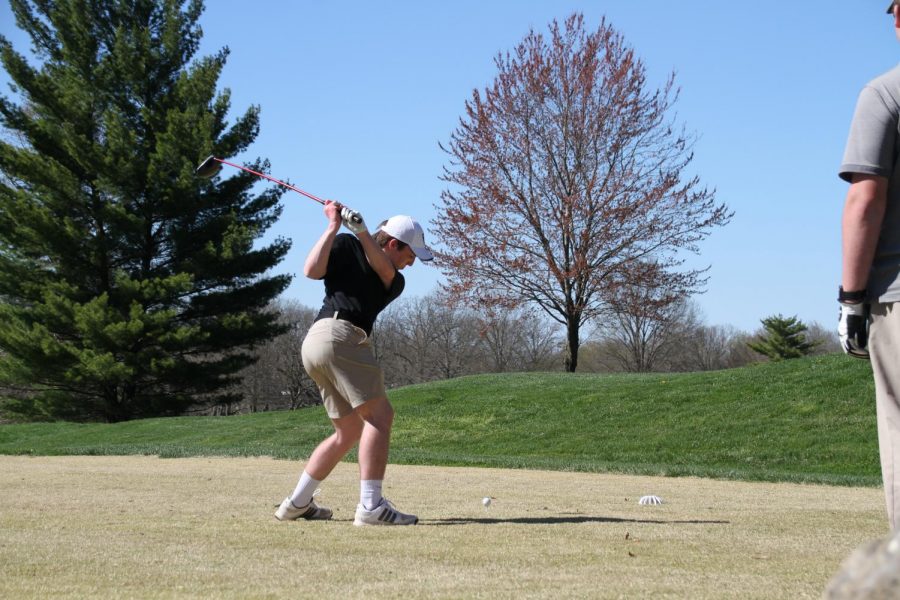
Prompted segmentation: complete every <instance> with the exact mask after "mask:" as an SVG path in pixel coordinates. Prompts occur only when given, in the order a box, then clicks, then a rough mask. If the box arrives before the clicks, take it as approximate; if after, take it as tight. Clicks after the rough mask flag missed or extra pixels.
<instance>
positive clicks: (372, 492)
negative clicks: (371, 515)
mask: <svg viewBox="0 0 900 600" xmlns="http://www.w3.org/2000/svg"><path fill="white" fill-rule="evenodd" d="M381 483H382V480H381V479H361V480H360V481H359V503H360V504H362V505H363V508H365V509H366V510H372V509H373V508H375V507H376V506H378V505H379V504H381Z"/></svg>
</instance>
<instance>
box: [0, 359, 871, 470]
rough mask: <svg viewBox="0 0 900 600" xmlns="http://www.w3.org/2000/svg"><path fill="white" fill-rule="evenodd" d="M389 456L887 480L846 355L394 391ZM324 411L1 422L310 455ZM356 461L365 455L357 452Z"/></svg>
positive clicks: (163, 443)
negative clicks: (690, 370) (711, 369)
mask: <svg viewBox="0 0 900 600" xmlns="http://www.w3.org/2000/svg"><path fill="white" fill-rule="evenodd" d="M389 396H390V398H391V401H392V402H393V404H394V406H395V408H396V412H397V418H396V420H395V424H394V433H393V441H392V446H391V462H393V463H399V464H428V465H447V466H454V465H456V466H491V467H504V468H528V469H548V470H575V471H590V472H619V473H629V474H637V475H671V476H686V475H691V476H699V477H713V478H723V479H746V480H759V481H791V482H808V483H827V484H834V485H878V484H880V481H881V480H880V475H879V473H880V471H879V464H878V444H877V434H876V425H875V401H874V386H873V384H872V375H871V370H870V367H869V364H868V363H867V362H864V361H858V360H852V359H849V358H847V357H844V356H842V355H828V356H821V357H814V358H805V359H800V360H791V361H786V362H782V363H771V364H761V365H754V366H750V367H745V368H740V369H732V370H727V371H716V372H707V373H686V374H652V375H630V374H629V375H586V374H575V375H572V374H564V373H517V374H501V375H480V376H472V377H463V378H459V379H453V380H449V381H442V382H436V383H429V384H422V385H415V386H409V387H405V388H400V389H396V390H392V391H390V392H389ZM330 432H331V425H330V423H329V421H328V419H327V417H326V416H325V414H324V411H323V410H322V409H321V407H314V408H311V409H303V410H298V411H293V412H274V413H258V414H254V415H241V416H233V417H181V418H168V419H146V420H141V421H132V422H127V423H119V424H113V425H108V424H74V423H42V424H14V425H3V426H0V454H32V455H59V454H100V455H116V454H152V455H160V456H163V457H182V456H202V455H217V456H265V455H268V456H274V457H276V458H290V459H302V458H305V457H307V456H308V455H309V452H310V451H311V450H312V448H314V447H315V445H316V444H317V443H318V442H319V441H320V440H321V439H323V438H324V437H325V436H326V435H328V434H329V433H330ZM349 458H351V459H352V458H353V457H352V456H351V457H349Z"/></svg>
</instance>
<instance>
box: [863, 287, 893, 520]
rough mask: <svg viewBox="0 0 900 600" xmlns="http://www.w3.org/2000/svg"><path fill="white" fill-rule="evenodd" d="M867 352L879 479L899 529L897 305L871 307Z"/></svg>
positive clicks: (891, 515)
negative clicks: (873, 389)
mask: <svg viewBox="0 0 900 600" xmlns="http://www.w3.org/2000/svg"><path fill="white" fill-rule="evenodd" d="M869 353H870V356H871V359H872V371H873V373H874V375H875V407H876V415H877V420H878V449H879V453H880V455H881V477H882V479H883V481H884V496H885V500H886V502H887V512H888V522H889V523H890V525H891V529H892V530H893V529H898V528H900V302H896V303H889V304H877V303H876V304H872V321H871V326H870V328H869Z"/></svg>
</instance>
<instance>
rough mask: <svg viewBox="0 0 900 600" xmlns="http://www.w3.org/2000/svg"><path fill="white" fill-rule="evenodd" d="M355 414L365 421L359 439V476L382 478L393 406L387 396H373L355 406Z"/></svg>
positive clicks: (385, 466)
mask: <svg viewBox="0 0 900 600" xmlns="http://www.w3.org/2000/svg"><path fill="white" fill-rule="evenodd" d="M356 414H358V415H359V416H360V417H361V418H362V420H363V421H365V424H364V425H363V430H362V437H361V438H360V440H359V478H360V479H384V472H385V470H386V469H387V460H388V449H389V448H390V445H391V425H393V423H394V408H393V407H392V406H391V403H390V402H388V399H387V398H375V399H372V400H368V401H367V402H366V403H365V404H363V405H362V406H359V407H357V408H356Z"/></svg>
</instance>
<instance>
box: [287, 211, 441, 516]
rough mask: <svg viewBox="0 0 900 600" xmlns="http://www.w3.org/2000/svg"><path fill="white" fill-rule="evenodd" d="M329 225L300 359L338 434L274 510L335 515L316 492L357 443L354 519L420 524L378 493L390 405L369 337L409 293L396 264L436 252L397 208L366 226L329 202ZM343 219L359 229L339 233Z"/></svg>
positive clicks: (314, 274) (317, 259)
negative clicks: (319, 297) (321, 291)
mask: <svg viewBox="0 0 900 600" xmlns="http://www.w3.org/2000/svg"><path fill="white" fill-rule="evenodd" d="M324 213H325V216H326V217H327V218H328V227H327V228H326V229H325V233H323V234H322V237H320V238H319V241H318V242H316V244H315V245H314V246H313V247H312V250H310V252H309V256H307V257H306V264H305V265H304V269H303V272H304V274H305V275H306V276H307V277H309V278H311V279H324V281H325V300H324V302H323V304H322V309H321V310H320V311H319V314H318V316H316V321H315V323H313V325H312V327H311V328H310V330H309V333H308V334H307V335H306V339H305V340H304V341H303V348H302V351H301V354H302V356H303V366H304V368H305V369H306V372H307V373H309V376H310V377H312V379H313V380H314V381H315V382H316V385H318V387H319V392H320V393H321V395H322V400H323V403H324V404H325V409H326V411H327V412H328V416H329V417H330V418H331V422H332V423H333V424H334V433H333V434H332V435H331V436H329V437H328V438H326V439H325V440H324V441H323V442H321V443H320V444H319V445H318V447H316V449H315V450H314V451H313V453H312V455H311V456H310V457H309V460H308V461H307V463H306V468H305V470H304V471H303V473H302V474H301V476H300V481H299V482H298V483H297V487H296V489H295V490H294V492H293V493H292V494H291V495H290V496H288V497H287V498H285V499H284V501H283V502H282V503H281V506H279V507H278V510H277V511H276V512H275V518H276V519H278V520H280V521H285V520H294V519H309V520H314V519H315V520H319V519H330V518H331V516H332V514H333V513H332V511H331V509H329V508H325V507H324V506H318V505H317V504H316V503H315V502H314V501H313V493H314V492H315V490H316V489H317V487H318V485H319V483H321V482H322V480H323V479H325V478H326V477H327V476H328V474H329V473H331V471H332V469H334V467H335V466H336V465H337V464H338V462H340V460H341V459H342V458H343V457H344V456H345V455H346V454H347V452H349V451H350V449H351V448H353V447H354V446H355V445H356V444H357V443H359V478H360V494H359V505H358V506H357V507H356V518H355V519H354V521H353V524H354V525H415V524H416V523H417V522H418V521H419V519H418V517H416V516H415V515H408V514H405V513H402V512H400V511H399V510H397V509H396V508H394V505H393V504H391V503H390V502H389V501H388V500H387V498H385V497H384V496H382V494H381V490H382V482H383V480H384V472H385V468H386V467H387V458H388V447H389V446H390V438H391V424H392V423H393V420H394V409H393V408H392V407H391V403H390V402H389V401H388V399H387V393H386V392H385V389H384V373H383V372H382V370H381V368H380V367H379V366H378V363H377V362H376V361H375V355H374V353H373V352H372V346H371V335H372V327H373V325H374V324H375V318H376V317H377V316H378V313H380V312H381V311H382V310H384V308H385V307H386V306H387V305H388V304H389V303H390V302H391V301H392V300H394V299H396V298H397V297H398V296H400V294H401V293H402V292H403V287H404V279H403V275H401V274H400V271H401V270H402V269H404V268H405V267H408V266H410V265H412V264H413V263H414V262H415V261H416V258H420V259H422V260H423V261H428V260H432V258H433V256H432V254H431V252H430V251H429V250H428V248H427V247H426V246H425V235H424V233H423V231H422V227H421V226H420V225H419V224H418V223H417V222H416V221H415V220H413V219H412V218H411V217H407V216H402V215H401V216H395V217H391V218H390V219H388V220H387V221H385V222H383V223H382V224H381V225H380V226H379V227H378V230H377V231H376V233H375V235H374V236H372V235H370V234H369V231H368V229H367V228H366V225H365V223H364V222H363V219H362V216H361V215H359V213H356V212H355V211H352V210H350V209H349V208H346V207H343V206H341V204H339V203H337V202H332V201H327V202H326V203H325V209H324ZM341 223H343V224H344V225H345V226H346V227H347V229H349V230H350V231H351V232H353V233H354V234H355V236H354V235H349V234H346V233H343V234H340V235H338V230H339V229H340V228H341Z"/></svg>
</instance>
